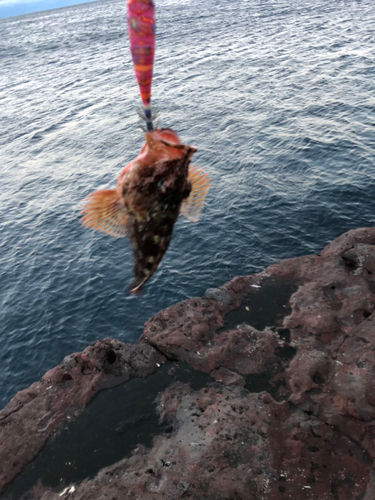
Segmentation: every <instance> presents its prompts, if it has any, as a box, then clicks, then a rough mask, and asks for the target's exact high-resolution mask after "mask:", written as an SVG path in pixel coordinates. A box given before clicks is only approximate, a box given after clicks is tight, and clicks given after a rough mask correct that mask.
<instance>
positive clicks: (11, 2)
mask: <svg viewBox="0 0 375 500" xmlns="http://www.w3.org/2000/svg"><path fill="white" fill-rule="evenodd" d="M87 1H88V0H34V1H32V0H0V19H3V18H5V17H12V16H20V15H22V14H29V13H30V12H38V11H40V10H50V9H57V8H58V7H65V6H66V5H75V4H77V3H85V2H87Z"/></svg>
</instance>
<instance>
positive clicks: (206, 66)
mask: <svg viewBox="0 0 375 500" xmlns="http://www.w3.org/2000/svg"><path fill="white" fill-rule="evenodd" d="M157 17H158V41H157V55H156V61H155V75H154V84H153V96H154V102H155V103H156V107H157V108H158V109H159V118H158V120H159V123H160V124H161V125H164V126H172V127H174V128H175V129H176V130H177V131H178V132H179V133H180V135H181V137H182V139H183V140H184V141H186V142H187V143H192V144H194V145H196V146H197V147H198V152H197V154H196V155H195V159H194V162H195V163H196V164H197V165H200V166H201V167H202V168H204V169H205V170H206V171H207V172H209V174H210V176H211V177H212V188H211V191H210V193H209V195H208V199H207V205H206V207H205V210H204V213H203V216H202V219H201V221H200V223H199V224H191V223H188V222H187V221H185V220H183V219H181V220H179V221H178V223H177V224H176V227H175V231H174V237H173V240H172V242H171V245H170V248H169V250H168V252H167V254H166V256H165V258H164V259H163V262H162V264H161V266H160V269H159V270H158V272H157V273H156V275H155V276H154V277H153V278H152V280H151V281H150V283H149V285H148V286H147V287H146V289H145V293H144V295H143V296H142V297H141V298H138V297H133V296H129V295H128V294H127V291H126V288H127V284H128V283H129V281H130V280H131V253H130V250H129V245H128V243H127V241H125V240H121V239H120V240H112V239H110V238H108V237H106V236H105V235H102V234H95V233H93V232H91V231H87V230H84V229H83V228H81V227H80V225H79V211H80V207H81V204H82V200H83V199H84V197H85V196H86V195H87V194H88V193H89V192H90V191H92V190H93V189H98V188H108V187H112V186H114V185H115V182H116V179H117V176H118V173H119V171H120V170H121V168H122V167H123V165H125V164H126V163H127V162H129V161H130V160H131V159H132V158H133V157H134V156H135V154H137V153H138V151H139V149H140V147H141V144H142V140H143V139H142V135H143V133H142V131H141V129H140V128H139V122H138V118H137V114H136V107H137V105H138V103H139V98H138V90H137V88H136V84H135V79H134V75H133V69H132V65H131V61H130V54H129V51H128V42H127V34H126V24H125V19H124V6H123V2H122V1H120V0H106V1H98V2H93V3H90V4H84V5H77V6H73V7H68V8H65V9H59V10H55V11H49V12H41V13H38V14H32V15H27V16H21V17H17V18H10V19H5V20H2V21H0V60H1V64H0V101H1V111H2V120H1V121H0V147H1V157H2V182H1V184H0V210H1V217H0V221H1V222H0V224H1V236H2V238H1V240H0V248H1V253H0V276H1V292H0V325H1V339H2V350H1V352H0V363H1V366H2V384H1V387H0V406H1V405H5V404H6V403H7V401H8V400H9V399H10V398H11V397H12V396H13V395H14V394H15V392H16V391H18V390H20V389H22V388H24V387H26V386H28V385H29V384H30V383H32V382H33V381H34V380H36V379H37V378H38V377H40V376H41V375H42V374H43V373H44V372H45V371H46V370H47V369H49V368H50V367H52V366H54V365H56V364H57V363H59V362H60V361H61V360H62V359H63V358H64V356H65V355H67V354H69V353H71V352H75V351H79V350H81V349H83V348H84V347H85V346H86V345H87V344H89V343H90V342H93V341H94V340H96V339H98V338H103V337H106V336H114V337H116V338H118V339H120V340H123V341H128V342H133V341H135V340H136V339H137V338H138V337H139V335H140V334H141V332H142V327H143V323H144V322H145V321H146V320H147V319H148V318H149V317H150V316H151V315H153V314H155V313H156V312H157V311H158V310H160V309H161V308H163V307H167V306H169V305H171V304H173V303H175V302H176V301H179V300H183V299H185V298H188V297H192V296H196V295H202V294H203V293H204V291H205V289H207V288H212V287H215V286H217V285H220V284H221V283H223V282H225V281H227V280H229V279H231V278H232V277H233V276H234V275H237V274H250V273H252V272H255V271H259V270H260V269H262V268H263V267H265V266H267V265H269V264H271V263H273V262H276V261H278V260H280V259H282V258H287V257H293V256H297V255H303V254H308V253H313V252H318V251H319V250H320V249H321V248H322V247H323V246H324V245H326V244H327V243H328V242H329V241H330V240H332V239H333V238H335V237H336V236H338V235H340V234H341V233H343V232H345V231H347V230H349V229H351V228H355V227H360V226H372V225H373V224H374V222H373V221H374V198H373V196H372V192H373V185H374V178H375V169H374V151H375V138H374V133H373V132H374V124H375V105H374V100H373V95H374V90H375V88H374V87H375V83H374V82H375V79H374V73H375V69H374V68H375V64H374V63H375V61H374V58H375V56H374V54H375V47H374V44H375V42H374V40H375V36H374V34H375V33H374V31H375V25H374V23H373V22H372V19H374V17H375V5H374V2H372V1H370V0H362V1H361V2H350V3H348V2H336V3H335V2H333V3H332V2H328V3H327V2H324V1H323V0H318V1H314V2H313V1H309V0H307V1H306V2H302V3H301V2H292V3H291V2H286V1H284V0H273V1H270V2H267V3H265V2H262V1H261V0H256V1H250V0H242V1H241V2H228V1H225V0H206V2H203V3H202V2H194V1H193V0H187V1H185V2H180V1H179V0H161V1H160V2H159V3H158V5H157Z"/></svg>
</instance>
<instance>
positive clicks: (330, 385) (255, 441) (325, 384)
mask: <svg viewBox="0 0 375 500" xmlns="http://www.w3.org/2000/svg"><path fill="white" fill-rule="evenodd" d="M374 262H375V228H365V229H358V230H355V231H350V232H348V233H346V234H344V235H343V236H341V237H340V238H337V239H336V240H335V241H333V242H332V243H331V244H330V245H328V246H327V247H326V248H325V249H324V250H323V251H322V252H321V253H320V255H311V256H307V257H300V258H293V259H288V260H285V261H282V262H280V263H278V264H275V265H273V266H270V267H269V268H268V269H266V270H265V271H263V272H262V273H259V274H257V275H253V276H248V277H237V278H235V279H233V280H232V281H230V282H229V283H227V284H226V285H223V286H222V287H219V288H217V289H208V290H207V292H206V294H205V296H204V297H203V298H193V299H189V300H186V301H184V302H181V303H179V304H176V305H175V306H172V307H170V308H168V309H166V310H164V311H161V312H160V313H158V314H157V315H155V316H154V317H153V318H151V319H150V320H149V321H148V322H147V323H146V325H145V329H144V333H143V335H142V337H141V339H140V340H139V341H138V342H137V344H136V345H135V346H124V345H123V344H121V343H118V342H117V341H113V340H112V341H111V340H108V339H107V340H106V341H103V342H102V343H97V344H94V345H93V346H90V348H88V349H87V350H85V351H84V352H83V353H82V354H81V355H72V356H70V357H67V358H65V360H64V363H63V365H60V367H57V368H56V369H54V370H52V371H51V372H49V373H47V374H46V375H45V377H43V379H42V381H41V382H39V383H37V384H34V385H33V386H31V387H30V388H29V389H27V390H26V391H23V392H21V393H19V394H18V395H17V396H16V397H15V398H14V399H13V400H12V402H11V403H10V404H9V405H8V406H7V407H6V408H5V409H4V410H3V411H2V412H1V414H0V415H1V417H0V432H2V440H1V442H0V457H1V456H2V457H3V459H2V461H1V462H0V463H4V464H5V466H3V470H2V474H3V476H2V477H3V484H4V482H7V481H9V480H10V478H11V477H13V476H14V472H12V471H13V469H14V470H15V471H19V470H20V468H21V467H22V466H23V465H24V464H26V463H27V462H28V461H30V460H31V459H32V457H33V456H35V454H36V453H37V452H38V451H39V450H40V448H41V446H42V445H43V443H44V442H45V440H46V439H47V437H48V436H49V435H50V434H51V432H52V431H53V430H55V429H57V428H58V427H59V425H61V422H62V421H63V419H64V415H66V414H67V412H68V411H69V408H82V407H83V406H84V405H85V404H86V402H87V401H88V400H89V399H90V397H91V396H92V395H93V394H94V393H95V391H97V390H98V388H99V387H106V386H107V385H114V384H115V383H118V382H119V381H126V380H128V379H129V378H130V377H134V376H142V377H145V376H147V375H148V374H150V373H151V372H153V371H154V370H155V369H156V368H157V364H162V363H163V361H164V360H165V358H168V359H169V360H170V361H172V362H169V363H170V365H171V368H169V365H168V373H169V377H171V381H172V379H173V380H174V373H175V372H176V370H177V369H176V366H177V365H178V363H176V362H174V360H181V361H184V362H187V363H189V365H191V366H192V367H193V368H194V369H195V370H198V371H200V372H203V373H206V374H209V375H210V376H207V378H206V379H201V384H202V383H203V388H196V387H195V388H194V387H189V385H188V384H186V383H182V382H176V381H175V382H173V383H172V382H168V383H167V384H166V385H165V384H164V385H163V387H161V386H160V390H159V392H160V394H159V396H158V398H157V411H158V413H159V416H160V419H161V422H162V423H163V425H164V426H165V427H164V428H165V429H167V430H165V432H164V431H163V432H162V433H160V434H159V435H158V436H157V437H155V438H154V441H153V445H152V447H151V448H146V447H144V446H138V447H135V448H134V449H133V450H132V452H131V454H130V455H129V454H128V455H126V456H125V455H124V456H123V458H122V459H121V460H120V461H118V462H117V463H115V464H108V466H107V467H105V468H103V469H102V470H101V471H100V472H99V473H98V474H97V475H96V476H95V477H94V478H92V479H87V478H86V479H85V477H84V476H83V477H82V479H84V480H83V482H82V483H81V484H78V483H76V484H74V485H71V484H67V485H66V489H65V490H64V488H63V487H60V489H59V490H58V491H57V492H56V491H52V490H51V489H48V488H46V487H45V485H43V484H39V485H37V486H35V487H34V489H33V492H32V493H30V495H31V496H30V498H33V499H43V500H53V499H57V498H62V499H74V500H75V499H77V500H79V499H82V500H90V499H95V500H98V499H99V500H101V499H103V500H104V499H114V498H115V499H118V500H119V499H121V500H122V499H125V500H126V499H147V500H156V499H161V498H164V499H170V500H172V499H173V500H178V499H181V500H182V499H188V498H190V499H192V500H198V499H200V500H203V499H205V500H224V499H227V500H229V499H230V500H252V499H254V500H255V499H256V500H279V499H280V500H282V499H285V498H295V499H296V500H316V499H319V500H320V499H322V500H358V499H361V500H374V498H375V474H374V468H373V462H374V459H375V444H374V443H375V424H374V422H375V389H374V387H375V385H374V382H373V381H374V378H375V319H374V314H373V311H374V309H375V277H374V274H373V271H374V269H375V264H374ZM164 356H165V357H164ZM179 366H180V365H179ZM166 367H167V364H166V365H164V367H163V368H161V370H158V371H157V373H160V372H161V371H162V370H165V369H166ZM178 370H180V371H181V370H182V371H183V368H178ZM178 370H177V371H178ZM200 375H202V376H203V374H202V373H201V374H200ZM188 376H189V377H192V378H193V376H192V373H191V372H189V375H188ZM69 377H70V378H69ZM152 377H154V375H152ZM152 377H150V378H149V379H146V381H147V380H149V381H150V383H151V380H153V379H152ZM202 380H203V382H202ZM130 383H131V382H130ZM168 384H169V385H168ZM126 385H127V384H126ZM200 387H202V385H201V386H200ZM60 400H61V401H60ZM114 404H115V402H114ZM85 411H86V410H83V412H82V413H81V415H83V414H84V412H85ZM79 418H80V416H78V417H77V419H79ZM32 419H35V422H34V423H32ZM30 421H31V423H30ZM129 422H130V420H129ZM126 425H128V424H126ZM129 425H135V426H136V425H137V423H136V422H130V423H129ZM135 428H136V427H135ZM40 429H41V430H42V431H41V432H38V431H39V430H40ZM88 432H89V431H88ZM11 443H15V446H14V447H12V446H11ZM1 454H2V455H1ZM5 462H9V464H8V463H5ZM13 464H16V465H15V466H14V467H13ZM12 474H13V475H12Z"/></svg>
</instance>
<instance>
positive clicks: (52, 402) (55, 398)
mask: <svg viewBox="0 0 375 500" xmlns="http://www.w3.org/2000/svg"><path fill="white" fill-rule="evenodd" d="M130 358H131V359H132V361H133V364H129V363H128V362H127V361H126V360H129V359H130ZM164 361H165V357H164V356H163V355H162V354H160V353H159V352H158V351H156V350H155V349H154V348H152V347H151V346H150V345H144V344H140V345H138V346H134V345H129V344H123V343H122V342H118V341H117V340H113V339H104V340H100V341H97V342H94V343H93V344H92V345H91V346H89V347H87V348H86V349H85V350H84V351H83V352H81V353H75V354H72V355H70V356H67V357H65V358H64V360H63V362H62V364H61V365H59V366H57V367H56V368H53V369H52V370H50V371H48V372H47V373H46V374H45V375H44V376H43V377H42V379H41V380H40V381H39V382H35V383H34V384H33V385H31V386H30V387H29V388H28V389H25V390H24V391H20V392H19V393H18V394H16V396H15V397H14V398H13V399H12V400H11V401H10V402H9V404H8V405H7V406H6V407H5V408H4V409H3V410H2V411H1V412H0V464H1V466H0V491H1V489H2V488H3V486H4V485H5V484H7V483H8V482H9V481H11V480H12V479H13V478H14V477H15V476H16V475H17V474H18V473H19V472H20V471H21V470H22V469H23V468H24V467H25V465H26V464H28V463H29V462H30V461H31V460H32V459H33V458H34V457H35V456H36V454H37V453H38V452H39V451H40V449H41V448H42V447H43V445H44V444H45V442H46V440H47V438H48V437H49V436H51V435H52V434H53V432H54V431H56V430H57V429H59V427H60V426H61V425H62V423H63V421H64V419H65V418H66V417H67V416H68V415H70V416H71V415H72V414H74V413H75V412H77V411H78V410H79V409H81V408H83V407H84V406H85V405H86V404H87V403H88V401H90V399H91V398H92V396H93V395H94V394H95V393H96V392H97V391H98V390H100V389H103V388H106V387H113V386H115V385H117V384H120V383H122V382H124V381H126V380H129V378H131V377H145V376H147V375H148V374H150V373H152V372H153V371H155V369H156V368H157V367H158V365H159V366H160V364H162V363H164Z"/></svg>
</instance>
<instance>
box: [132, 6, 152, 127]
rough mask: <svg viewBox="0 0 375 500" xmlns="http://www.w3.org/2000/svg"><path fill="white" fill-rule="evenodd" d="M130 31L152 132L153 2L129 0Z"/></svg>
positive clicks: (141, 90) (147, 118)
mask: <svg viewBox="0 0 375 500" xmlns="http://www.w3.org/2000/svg"><path fill="white" fill-rule="evenodd" d="M128 31H129V41H130V52H131V55H132V59H133V65H134V71H135V76H136V79H137V82H138V86H139V91H140V94H141V99H142V104H143V109H144V113H145V117H146V125H147V131H148V132H152V131H153V130H154V127H153V124H152V113H151V84H152V72H153V65H154V55H155V6H154V2H153V1H152V0H128Z"/></svg>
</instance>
